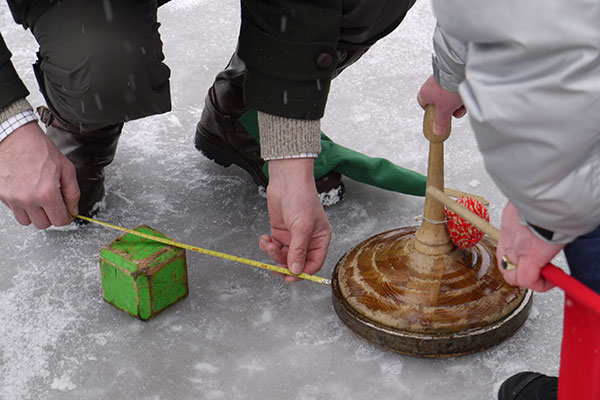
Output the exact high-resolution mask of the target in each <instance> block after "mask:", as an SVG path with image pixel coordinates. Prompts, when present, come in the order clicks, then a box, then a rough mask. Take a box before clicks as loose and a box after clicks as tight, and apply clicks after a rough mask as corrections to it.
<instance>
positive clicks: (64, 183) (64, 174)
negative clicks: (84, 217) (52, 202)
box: [60, 160, 81, 217]
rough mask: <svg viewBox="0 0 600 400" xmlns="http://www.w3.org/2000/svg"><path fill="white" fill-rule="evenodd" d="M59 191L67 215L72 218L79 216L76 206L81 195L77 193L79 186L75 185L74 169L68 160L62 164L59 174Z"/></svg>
mask: <svg viewBox="0 0 600 400" xmlns="http://www.w3.org/2000/svg"><path fill="white" fill-rule="evenodd" d="M60 190H61V193H62V197H63V200H64V201H65V205H66V206H67V210H68V211H69V214H71V215H72V216H73V217H74V216H76V215H77V214H79V207H78V204H79V197H80V196H81V193H80V191H79V185H78V184H77V175H76V173H75V167H74V166H73V164H71V162H70V161H69V160H66V161H65V162H64V163H63V167H62V170H61V174H60Z"/></svg>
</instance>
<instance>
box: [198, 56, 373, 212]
mask: <svg viewBox="0 0 600 400" xmlns="http://www.w3.org/2000/svg"><path fill="white" fill-rule="evenodd" d="M365 51H366V49H364V50H360V51H352V52H347V51H344V50H341V51H339V52H338V53H339V57H338V58H339V59H340V62H339V63H338V68H337V69H336V75H337V74H339V72H341V71H342V70H343V69H344V68H346V67H347V66H348V65H350V64H351V63H353V62H355V61H356V60H358V58H359V57H360V56H361V55H362V54H364V52H365ZM245 73H246V66H245V64H244V62H243V61H242V60H241V59H240V58H239V57H238V56H237V53H234V54H233V56H232V57H231V60H230V61H229V64H228V65H227V67H225V69H224V70H223V71H221V72H220V73H219V74H217V77H216V78H215V82H214V84H213V85H212V87H211V88H210V89H209V90H208V95H207V96H206V100H205V107H204V109H203V110H202V117H201V118H200V122H198V125H197V127H196V135H195V139H194V143H195V146H196V148H197V149H198V150H200V151H201V152H202V153H203V154H204V155H205V156H206V157H208V158H209V159H211V160H213V161H215V162H216V163H217V164H219V165H222V166H224V167H229V166H230V165H231V164H236V165H238V166H239V167H241V168H243V169H245V170H246V171H247V172H248V173H249V174H250V175H251V176H252V179H253V180H254V182H255V183H256V184H257V185H259V186H262V187H264V188H266V187H267V184H268V179H267V177H266V176H265V174H264V172H263V164H264V162H265V161H264V160H263V159H262V158H261V157H260V145H259V143H258V142H256V140H254V139H253V138H252V136H251V135H250V134H249V133H248V132H247V131H246V129H245V128H244V127H243V126H242V124H240V123H239V121H238V118H239V117H240V116H241V115H242V114H244V113H245V112H246V111H247V110H248V107H246V105H245V104H244V100H243V86H244V75H245ZM315 184H316V186H317V192H318V193H319V196H320V198H321V203H322V204H323V205H331V204H335V203H337V202H338V201H340V200H341V199H342V197H343V195H344V183H343V182H342V176H341V175H340V174H339V173H337V172H335V171H330V172H329V173H327V174H326V175H324V176H322V177H320V178H318V179H316V181H315Z"/></svg>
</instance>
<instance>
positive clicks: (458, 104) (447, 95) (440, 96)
mask: <svg viewBox="0 0 600 400" xmlns="http://www.w3.org/2000/svg"><path fill="white" fill-rule="evenodd" d="M417 101H418V102H419V105H420V106H421V108H423V110H424V109H425V108H426V107H427V105H428V104H433V105H435V108H436V113H435V120H434V121H433V133H435V134H437V135H441V134H443V133H444V132H446V131H447V130H448V128H450V125H451V124H452V116H454V117H456V118H462V117H464V116H465V114H466V113H467V110H466V108H465V106H464V105H463V102H462V100H461V98H460V95H459V94H458V93H455V92H449V91H447V90H446V89H444V88H443V87H441V86H440V85H438V84H437V82H436V81H435V79H434V78H433V76H430V77H429V78H428V79H427V80H426V81H425V83H424V84H423V86H421V90H419V94H418V96H417Z"/></svg>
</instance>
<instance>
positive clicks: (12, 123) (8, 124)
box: [0, 103, 37, 142]
mask: <svg viewBox="0 0 600 400" xmlns="http://www.w3.org/2000/svg"><path fill="white" fill-rule="evenodd" d="M28 104H29V103H28ZM4 111H6V109H3V110H0V114H1V113H3V112H4ZM8 114H9V113H8V112H6V115H8ZM11 114H12V113H11ZM33 121H37V116H36V115H35V113H34V112H33V110H32V109H26V110H25V111H22V112H18V113H17V114H15V115H12V116H11V117H9V118H8V119H6V120H5V121H3V122H2V123H0V142H2V141H3V140H4V139H6V138H7V137H8V135H10V134H11V133H13V132H14V131H15V130H17V129H18V128H20V127H21V126H23V125H25V124H27V123H29V122H33Z"/></svg>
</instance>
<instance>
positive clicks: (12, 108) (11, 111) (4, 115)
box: [0, 99, 33, 124]
mask: <svg viewBox="0 0 600 400" xmlns="http://www.w3.org/2000/svg"><path fill="white" fill-rule="evenodd" d="M27 110H33V107H31V104H29V102H28V101H27V100H25V99H19V100H17V101H15V102H14V103H12V104H10V105H9V106H7V107H4V108H2V109H0V124H1V123H3V122H4V121H6V120H8V119H9V118H12V117H14V116H15V115H17V114H19V113H22V112H24V111H27Z"/></svg>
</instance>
